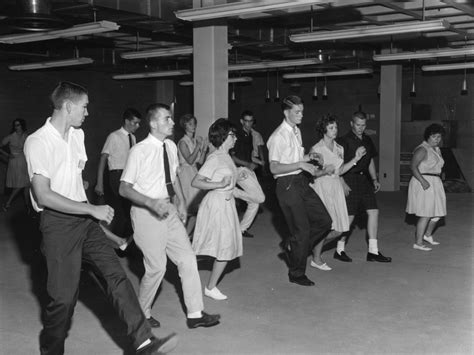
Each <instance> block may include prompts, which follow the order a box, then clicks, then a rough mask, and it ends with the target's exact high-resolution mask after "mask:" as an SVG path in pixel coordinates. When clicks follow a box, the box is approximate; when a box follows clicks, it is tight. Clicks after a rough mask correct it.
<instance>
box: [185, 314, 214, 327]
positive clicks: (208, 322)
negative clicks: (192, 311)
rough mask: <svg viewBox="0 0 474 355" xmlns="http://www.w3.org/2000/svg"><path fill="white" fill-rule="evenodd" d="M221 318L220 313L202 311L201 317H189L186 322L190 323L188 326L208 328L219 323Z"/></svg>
mask: <svg viewBox="0 0 474 355" xmlns="http://www.w3.org/2000/svg"><path fill="white" fill-rule="evenodd" d="M220 319H221V316H220V314H207V313H206V312H202V317H201V318H188V319H186V324H187V325H188V328H197V327H205V328H207V327H213V326H215V325H217V324H219V320H220Z"/></svg>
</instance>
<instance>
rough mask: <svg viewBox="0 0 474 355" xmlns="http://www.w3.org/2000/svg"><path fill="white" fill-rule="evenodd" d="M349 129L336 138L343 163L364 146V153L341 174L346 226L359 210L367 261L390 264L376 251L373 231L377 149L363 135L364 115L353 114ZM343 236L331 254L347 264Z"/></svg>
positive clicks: (374, 222)
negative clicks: (364, 217)
mask: <svg viewBox="0 0 474 355" xmlns="http://www.w3.org/2000/svg"><path fill="white" fill-rule="evenodd" d="M351 127H352V130H351V131H350V132H349V133H347V134H346V135H345V136H343V137H340V138H338V139H337V142H338V143H339V144H340V145H342V147H343V148H344V163H347V162H349V161H351V160H352V159H353V158H354V156H355V152H356V150H357V148H359V147H360V146H364V147H365V149H366V151H367V153H366V154H365V155H364V156H363V157H362V159H360V160H359V162H358V163H356V164H357V165H356V166H354V167H353V168H352V169H350V170H349V171H348V172H347V173H346V174H344V176H343V177H344V181H345V183H346V184H345V185H346V186H345V193H346V202H347V211H348V213H349V223H351V224H352V222H353V221H354V217H355V215H356V214H357V213H358V212H360V210H362V209H363V210H365V211H366V212H367V216H368V219H367V234H368V235H369V251H368V253H367V261H378V262H391V261H392V258H389V257H386V256H383V255H382V254H381V253H380V252H379V251H378V245H377V229H378V219H379V210H378V207H377V201H376V199H375V193H376V192H377V191H379V190H380V183H379V181H378V180H377V171H376V170H375V163H374V157H376V156H377V150H376V149H375V146H374V143H373V142H372V140H371V139H370V137H368V136H367V135H365V134H364V131H365V128H366V127H367V116H366V115H365V113H363V112H355V113H354V114H353V115H352V120H351ZM346 239H347V236H346V235H344V236H343V237H342V238H341V239H340V240H339V241H338V242H337V248H336V251H335V252H334V258H335V259H338V260H341V261H346V262H350V261H352V259H351V258H350V257H349V256H348V255H347V254H346V253H345V251H344V247H345V244H346Z"/></svg>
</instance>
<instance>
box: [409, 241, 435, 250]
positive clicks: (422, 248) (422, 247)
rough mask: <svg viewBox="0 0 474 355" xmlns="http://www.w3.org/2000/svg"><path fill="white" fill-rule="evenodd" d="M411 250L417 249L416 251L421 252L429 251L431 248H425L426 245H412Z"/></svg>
mask: <svg viewBox="0 0 474 355" xmlns="http://www.w3.org/2000/svg"><path fill="white" fill-rule="evenodd" d="M413 249H418V250H423V251H430V250H431V248H430V247H427V246H426V245H424V244H422V245H418V244H416V243H415V244H413Z"/></svg>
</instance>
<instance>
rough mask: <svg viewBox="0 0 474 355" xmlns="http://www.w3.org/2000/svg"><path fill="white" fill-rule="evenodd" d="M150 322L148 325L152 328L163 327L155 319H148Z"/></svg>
mask: <svg viewBox="0 0 474 355" xmlns="http://www.w3.org/2000/svg"><path fill="white" fill-rule="evenodd" d="M146 320H147V321H148V324H149V325H150V327H152V328H159V327H160V326H161V324H160V322H158V321H157V320H156V319H155V318H153V317H150V318H147V319H146Z"/></svg>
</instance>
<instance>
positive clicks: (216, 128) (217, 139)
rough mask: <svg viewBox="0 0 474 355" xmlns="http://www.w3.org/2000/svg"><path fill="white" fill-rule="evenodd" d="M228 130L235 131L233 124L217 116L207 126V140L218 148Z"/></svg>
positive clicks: (225, 137)
mask: <svg viewBox="0 0 474 355" xmlns="http://www.w3.org/2000/svg"><path fill="white" fill-rule="evenodd" d="M230 132H234V133H235V126H234V125H233V124H232V123H231V122H230V121H229V120H228V119H227V118H219V119H218V120H217V121H216V122H214V123H213V124H212V125H211V127H209V142H211V144H212V145H213V146H214V147H216V148H219V147H220V146H221V145H222V143H224V141H225V140H226V139H227V136H228V135H229V133H230Z"/></svg>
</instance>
